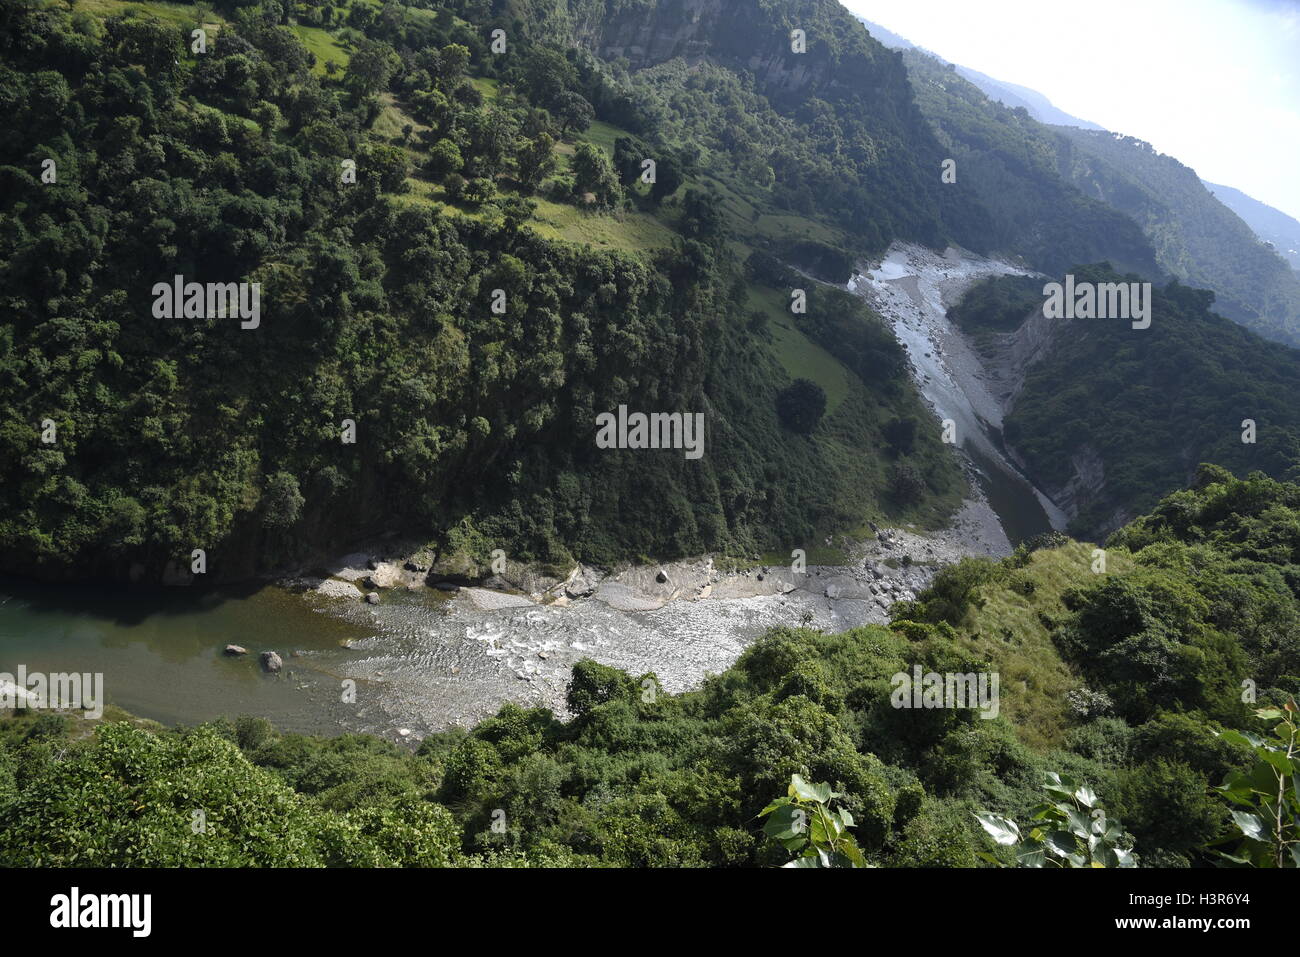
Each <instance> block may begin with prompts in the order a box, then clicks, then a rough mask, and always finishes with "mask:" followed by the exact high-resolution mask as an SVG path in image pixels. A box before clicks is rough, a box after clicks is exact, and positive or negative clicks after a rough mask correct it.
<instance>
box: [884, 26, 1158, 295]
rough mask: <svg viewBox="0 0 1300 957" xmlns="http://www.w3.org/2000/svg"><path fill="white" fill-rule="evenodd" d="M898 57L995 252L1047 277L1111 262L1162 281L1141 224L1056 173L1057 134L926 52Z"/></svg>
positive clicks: (959, 187) (960, 189) (952, 186)
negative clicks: (985, 217)
mask: <svg viewBox="0 0 1300 957" xmlns="http://www.w3.org/2000/svg"><path fill="white" fill-rule="evenodd" d="M902 56H903V60H904V62H905V63H906V64H907V70H908V75H909V76H910V77H911V81H912V87H913V89H914V90H915V91H916V101H917V104H918V105H919V106H920V108H921V110H922V112H923V113H924V114H925V116H926V118H927V119H928V120H929V121H930V122H931V124H933V126H934V129H935V133H936V135H937V136H938V137H939V140H940V142H941V143H943V145H944V147H945V148H946V149H947V150H948V151H949V155H951V156H952V158H953V159H955V160H956V162H957V166H956V176H957V182H956V183H954V184H950V186H949V189H950V190H952V191H953V192H965V191H967V190H970V191H972V192H973V193H974V194H975V195H976V196H978V198H979V200H980V202H981V203H983V204H984V206H985V207H986V208H987V209H988V211H989V215H990V216H991V217H992V221H993V227H992V229H993V231H992V233H991V235H990V240H989V242H990V245H991V246H992V247H993V248H994V249H998V250H1001V251H1004V252H1008V253H1013V254H1016V255H1019V256H1022V257H1024V259H1025V260H1026V261H1027V262H1029V263H1030V264H1031V265H1032V266H1034V267H1035V268H1037V269H1039V270H1041V271H1043V272H1051V273H1055V272H1060V271H1062V270H1065V269H1068V268H1069V267H1070V266H1072V265H1074V264H1075V263H1083V262H1098V261H1100V260H1107V261H1109V262H1111V263H1114V264H1115V265H1116V267H1117V268H1120V269H1123V270H1125V271H1132V272H1137V273H1140V274H1142V275H1144V276H1147V277H1151V278H1157V277H1159V276H1160V275H1161V274H1162V273H1161V267H1160V265H1159V264H1158V263H1157V258H1156V251H1155V249H1154V248H1153V247H1152V244H1151V242H1150V240H1149V239H1148V238H1147V237H1146V236H1145V235H1144V234H1143V233H1142V230H1141V229H1140V228H1139V227H1138V224H1137V223H1135V222H1134V221H1133V220H1132V219H1131V218H1129V217H1128V216H1127V215H1125V214H1124V213H1123V212H1120V211H1119V210H1116V209H1114V208H1112V207H1111V206H1109V205H1107V204H1106V203H1105V202H1102V201H1100V200H1097V199H1094V198H1091V197H1089V196H1086V195H1084V194H1083V193H1082V192H1081V191H1080V190H1079V189H1077V188H1075V186H1074V185H1073V184H1071V183H1070V182H1069V181H1068V180H1066V179H1064V178H1063V177H1062V176H1061V171H1060V169H1059V168H1058V164H1057V144H1056V140H1055V133H1054V132H1053V130H1054V128H1052V127H1048V126H1045V125H1043V124H1042V123H1039V122H1038V121H1037V120H1035V119H1033V118H1032V117H1031V116H1030V115H1029V113H1028V112H1027V111H1026V110H1024V109H1023V108H1020V109H1008V108H1007V107H1005V106H1003V105H1002V104H1001V103H998V102H996V101H994V100H990V99H989V98H988V97H987V96H985V95H984V94H983V93H982V92H981V91H980V90H979V88H978V87H976V86H975V85H974V84H973V83H970V82H969V81H968V80H965V79H963V78H962V77H961V76H960V75H958V73H957V72H956V70H955V69H954V68H953V67H952V66H951V65H950V64H944V63H943V62H942V61H941V60H938V59H937V58H935V57H933V56H931V55H930V54H928V53H924V52H922V51H920V50H908V51H906V52H904V53H903V54H902Z"/></svg>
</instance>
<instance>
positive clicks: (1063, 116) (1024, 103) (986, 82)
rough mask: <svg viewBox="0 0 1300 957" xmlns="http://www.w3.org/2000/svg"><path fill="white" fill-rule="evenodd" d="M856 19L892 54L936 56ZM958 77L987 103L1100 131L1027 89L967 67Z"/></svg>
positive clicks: (1059, 123) (1058, 123) (1043, 119)
mask: <svg viewBox="0 0 1300 957" xmlns="http://www.w3.org/2000/svg"><path fill="white" fill-rule="evenodd" d="M858 19H859V20H861V21H862V23H863V24H864V25H865V26H866V28H867V30H868V32H870V34H871V35H872V36H873V37H875V38H876V39H877V40H879V41H880V42H881V43H883V44H884V45H885V46H887V47H889V48H890V49H892V50H920V51H922V52H924V53H929V54H931V55H932V56H934V55H936V54H934V53H932V51H930V50H926V49H925V48H924V47H919V46H917V45H916V44H915V43H913V42H912V41H911V40H908V39H906V38H904V37H901V36H899V35H898V34H897V33H894V32H893V31H892V30H889V29H887V28H885V27H882V26H881V25H880V24H878V23H872V22H871V21H870V20H867V19H865V18H863V17H858ZM957 73H958V74H960V75H961V76H962V77H964V78H965V79H967V80H969V81H970V82H971V83H974V84H975V85H976V86H977V87H979V89H980V91H981V92H983V94H984V95H985V96H987V97H988V98H989V99H991V100H997V101H998V102H999V103H1001V104H1003V105H1004V106H1007V107H1009V108H1011V109H1013V110H1014V109H1017V108H1019V109H1023V110H1025V111H1026V112H1027V113H1028V114H1029V115H1030V116H1032V117H1033V118H1034V119H1036V120H1037V121H1038V122H1040V123H1050V124H1053V125H1055V126H1077V127H1079V128H1080V129H1085V130H1099V129H1102V127H1100V126H1098V125H1097V124H1096V123H1092V122H1089V121H1088V120H1081V119H1079V117H1077V116H1071V115H1070V114H1069V113H1066V112H1065V111H1064V110H1059V109H1057V108H1056V107H1055V106H1053V105H1052V101H1051V100H1049V99H1048V98H1047V97H1045V96H1043V94H1041V93H1039V92H1038V91H1037V90H1031V89H1030V88H1029V87H1027V86H1020V85H1019V84H1017V83H1008V82H1007V81H1006V80H999V79H996V78H994V77H991V76H989V75H988V74H987V73H981V72H980V71H979V70H972V69H971V68H970V67H966V66H961V65H960V64H958V65H957Z"/></svg>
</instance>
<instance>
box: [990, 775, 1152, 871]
mask: <svg viewBox="0 0 1300 957" xmlns="http://www.w3.org/2000/svg"><path fill="white" fill-rule="evenodd" d="M1043 790H1044V791H1046V792H1047V793H1048V794H1049V795H1050V797H1049V799H1048V800H1047V801H1044V802H1043V803H1042V804H1039V805H1038V806H1036V807H1035V808H1034V809H1033V811H1032V812H1031V815H1032V816H1031V817H1030V820H1031V821H1036V822H1040V823H1039V824H1038V825H1037V826H1035V827H1034V828H1033V830H1031V831H1030V832H1029V834H1028V835H1025V836H1022V835H1021V832H1020V828H1019V826H1018V825H1017V824H1016V822H1015V821H1013V820H1011V819H1010V818H1006V817H998V816H997V815H995V814H987V813H986V814H976V815H975V818H976V819H977V820H978V821H979V822H980V824H981V825H983V827H984V830H986V831H988V832H989V834H990V836H992V838H993V840H995V841H997V842H998V843H999V844H1001V845H1004V846H1007V847H1011V846H1014V847H1015V849H1016V861H1017V863H1018V866H1020V867H1136V866H1137V862H1136V861H1135V860H1134V859H1133V850H1132V848H1131V847H1121V846H1120V845H1119V841H1120V839H1121V838H1122V837H1123V836H1124V828H1123V827H1122V826H1121V825H1120V824H1119V822H1118V821H1109V820H1107V819H1106V812H1105V810H1104V809H1103V808H1102V806H1101V802H1100V801H1099V800H1097V795H1096V794H1094V793H1093V791H1092V788H1090V787H1088V786H1087V785H1086V784H1084V785H1080V784H1079V783H1078V782H1077V781H1075V780H1074V779H1072V778H1069V777H1066V776H1065V775H1061V774H1057V773H1056V772H1054V771H1050V772H1048V774H1047V780H1046V781H1045V782H1044V784H1043ZM979 856H980V858H982V859H983V860H986V861H988V862H990V863H992V864H996V865H997V866H999V867H1001V866H1002V862H1001V861H999V860H998V859H997V858H996V857H994V856H993V855H992V854H988V853H984V852H980V854H979Z"/></svg>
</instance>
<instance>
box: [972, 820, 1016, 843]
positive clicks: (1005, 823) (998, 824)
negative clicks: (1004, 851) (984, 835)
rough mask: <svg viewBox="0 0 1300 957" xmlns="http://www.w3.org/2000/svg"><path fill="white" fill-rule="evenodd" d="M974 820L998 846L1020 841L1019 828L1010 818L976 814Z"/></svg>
mask: <svg viewBox="0 0 1300 957" xmlns="http://www.w3.org/2000/svg"><path fill="white" fill-rule="evenodd" d="M975 819H976V820H977V821H979V822H980V824H982V825H983V826H984V830H986V831H988V832H989V835H990V836H991V837H992V838H993V840H995V841H997V842H998V843H999V844H1006V845H1011V844H1015V843H1016V842H1017V841H1019V840H1020V828H1019V827H1017V826H1016V822H1015V821H1013V820H1011V819H1010V818H1005V817H998V816H997V815H996V814H976V815H975Z"/></svg>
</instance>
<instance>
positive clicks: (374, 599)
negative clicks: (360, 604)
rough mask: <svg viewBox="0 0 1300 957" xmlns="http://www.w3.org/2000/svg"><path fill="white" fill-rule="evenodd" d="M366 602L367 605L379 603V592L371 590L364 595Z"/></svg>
mask: <svg viewBox="0 0 1300 957" xmlns="http://www.w3.org/2000/svg"><path fill="white" fill-rule="evenodd" d="M366 604H368V605H378V604H379V592H377V591H372V592H370V593H369V594H367V595H366Z"/></svg>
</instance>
